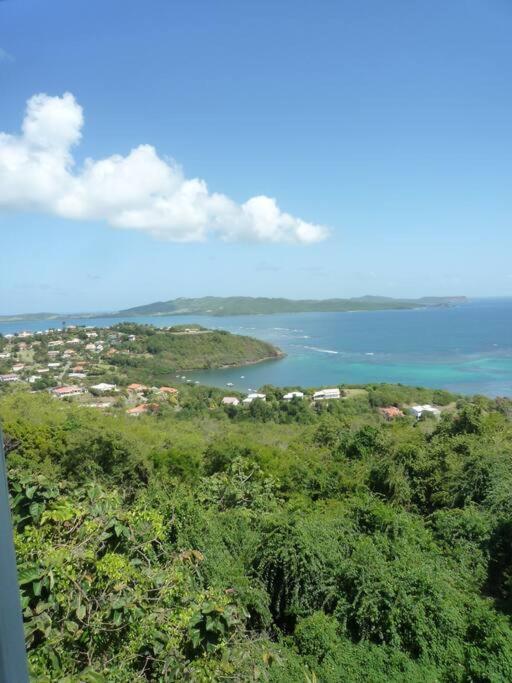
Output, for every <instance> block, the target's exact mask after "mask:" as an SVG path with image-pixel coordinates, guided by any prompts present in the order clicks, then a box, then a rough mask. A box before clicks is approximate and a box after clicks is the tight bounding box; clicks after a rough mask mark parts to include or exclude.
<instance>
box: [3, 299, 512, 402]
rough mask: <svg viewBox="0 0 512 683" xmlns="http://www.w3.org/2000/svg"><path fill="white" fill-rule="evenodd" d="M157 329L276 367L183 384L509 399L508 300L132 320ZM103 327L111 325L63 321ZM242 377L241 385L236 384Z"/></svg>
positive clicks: (9, 326) (38, 324) (17, 326)
mask: <svg viewBox="0 0 512 683" xmlns="http://www.w3.org/2000/svg"><path fill="white" fill-rule="evenodd" d="M132 320H133V321H134V322H139V323H152V324H155V325H159V326H167V325H175V324H178V323H190V322H196V323H199V324H201V325H204V326H205V327H217V328H221V329H225V330H229V331H230V332H234V333H237V334H246V335H250V336H253V337H258V338H260V339H264V340H266V341H269V342H271V343H273V344H275V345H276V346H279V347H280V348H281V349H282V350H283V351H285V353H286V354H287V356H286V358H283V359H282V360H276V361H269V362H264V363H259V364H257V365H252V366H247V367H244V368H238V369H228V370H209V371H201V372H194V373H189V374H188V375H187V377H188V378H191V379H193V380H196V379H197V380H200V381H201V382H203V383H205V384H211V385H216V386H225V385H226V383H227V382H233V384H234V385H235V388H236V389H239V390H241V391H245V390H248V389H250V388H253V389H256V388H257V387H259V386H261V385H263V384H266V383H270V384H275V385H279V386H293V385H300V386H304V387H307V386H318V385H326V384H338V383H346V384H358V383H370V382H402V383H404V384H411V385H415V386H432V387H438V388H443V389H449V390H452V391H457V392H462V393H466V394H473V393H479V394H486V395H489V396H512V299H481V300H475V301H471V302H469V303H467V304H461V305H458V306H453V307H449V308H425V309H415V310H407V311H371V312H354V313H294V314H286V315H251V316H232V317H223V318H219V317H208V316H169V317H161V316H158V317H151V316H148V317H143V318H141V317H138V318H133V319H132ZM66 321H67V323H68V324H73V323H74V324H77V325H95V326H102V327H103V326H108V325H112V324H115V323H117V322H119V321H120V320H119V318H93V319H88V320H83V319H78V320H73V319H69V318H68V319H66ZM49 326H53V327H58V326H59V324H58V323H56V322H53V321H52V322H51V323H50V322H48V321H31V322H21V323H0V333H3V334H6V333H9V332H19V331H21V330H42V329H46V328H48V327H49ZM242 375H243V378H242Z"/></svg>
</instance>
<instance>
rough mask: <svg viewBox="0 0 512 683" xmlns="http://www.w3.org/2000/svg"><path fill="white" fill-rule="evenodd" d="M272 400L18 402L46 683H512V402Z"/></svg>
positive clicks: (14, 481)
mask: <svg viewBox="0 0 512 683" xmlns="http://www.w3.org/2000/svg"><path fill="white" fill-rule="evenodd" d="M262 389H263V390H264V391H265V393H266V398H267V400H266V402H263V401H254V402H252V403H251V404H250V405H248V406H246V405H240V406H223V405H222V403H221V399H222V392H221V391H220V390H219V389H213V388H208V387H193V386H186V385H184V386H183V391H182V390H181V388H180V394H179V398H178V400H179V406H178V405H177V404H176V402H175V400H174V399H173V400H172V401H171V402H170V403H168V405H166V406H164V405H162V407H161V409H160V410H159V411H158V412H157V413H155V414H148V415H146V416H140V417H138V418H136V419H134V418H131V417H128V416H126V415H125V414H124V413H123V411H122V410H118V409H116V408H115V407H113V408H112V409H111V411H110V412H109V413H106V414H105V413H102V412H98V411H97V410H95V409H93V408H89V409H87V408H84V407H83V406H81V405H77V404H73V403H67V402H66V401H58V400H55V399H52V398H51V397H50V396H49V395H48V394H45V393H40V394H32V393H28V392H24V391H21V390H18V389H17V388H16V387H15V386H12V387H5V388H3V389H2V390H1V391H0V418H1V420H2V424H3V428H4V433H5V436H6V446H7V451H8V455H7V464H8V470H9V485H10V490H11V494H12V514H13V521H14V525H15V544H16V552H17V559H18V576H19V582H20V585H21V594H22V601H23V615H24V620H25V633H26V639H27V648H28V652H29V661H30V667H31V680H32V681H34V682H35V683H43V682H44V683H49V682H50V681H62V682H64V681H66V682H67V683H133V682H134V681H162V682H163V681H191V682H193V681H197V682H204V683H206V682H208V683H210V682H212V683H217V682H219V683H221V682H226V681H231V682H233V683H246V682H249V683H250V682H254V683H256V682H258V683H262V682H267V683H305V682H308V681H309V682H310V683H312V682H318V683H340V682H341V681H343V682H344V683H405V682H406V681H407V682H408V683H409V682H410V683H509V682H510V681H512V627H511V617H512V579H511V577H512V497H511V491H512V422H511V415H512V402H511V401H508V400H506V399H501V400H495V401H491V400H488V399H485V398H483V397H475V398H473V399H468V398H462V397H457V396H452V395H450V394H448V393H447V392H439V391H433V390H431V389H416V388H413V387H400V386H376V385H374V386H367V387H359V388H348V387H344V388H343V387H342V389H343V397H342V398H341V399H340V400H333V401H322V402H318V403H315V402H312V401H311V400H310V399H307V400H306V399H301V398H295V399H293V400H292V401H285V400H283V392H282V390H280V389H278V388H275V387H264V388H262ZM418 402H421V403H426V402H434V403H436V404H437V405H438V406H439V407H440V409H442V410H441V411H440V412H441V416H440V418H439V419H435V418H434V417H427V418H425V419H416V418H415V417H414V416H412V415H410V414H408V411H407V406H410V405H411V404H412V403H418ZM392 406H394V407H395V408H397V409H398V410H394V411H392V413H389V415H391V416H392V417H391V419H389V420H388V419H386V417H385V416H384V415H385V414H384V413H383V410H384V408H385V407H387V408H388V412H389V408H390V407H392ZM389 415H388V417H389ZM393 416H394V417H393ZM13 683H14V682H13Z"/></svg>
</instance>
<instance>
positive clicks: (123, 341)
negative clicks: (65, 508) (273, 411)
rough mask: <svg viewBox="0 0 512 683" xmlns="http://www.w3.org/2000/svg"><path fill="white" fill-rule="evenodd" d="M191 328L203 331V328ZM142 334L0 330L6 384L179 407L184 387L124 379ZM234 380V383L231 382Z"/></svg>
mask: <svg viewBox="0 0 512 683" xmlns="http://www.w3.org/2000/svg"><path fill="white" fill-rule="evenodd" d="M187 331H188V330H187ZM188 332H190V333H192V332H194V333H197V330H195V329H191V330H190V331H188ZM180 334H181V332H180ZM137 340H138V336H137V335H136V334H133V333H132V332H130V333H127V332H122V331H120V330H117V329H115V328H114V329H112V328H92V327H82V328H78V327H75V326H71V325H70V326H67V327H63V328H62V329H51V330H45V331H42V332H34V333H31V332H20V333H19V334H17V335H12V334H9V335H5V336H4V337H1V336H0V386H2V385H4V386H7V385H12V384H16V385H17V386H18V385H19V386H21V387H23V388H26V389H27V390H29V391H31V392H37V391H46V392H49V393H50V395H51V396H53V397H54V398H56V399H73V400H75V401H77V402H78V403H79V404H80V405H83V406H88V407H91V408H112V407H117V408H122V409H124V411H125V413H126V414H127V415H129V416H133V417H137V416H140V415H145V414H152V413H156V412H158V411H159V410H160V407H161V405H162V403H163V402H167V403H170V404H171V405H173V406H175V407H176V408H178V409H179V407H180V406H179V402H180V401H179V399H178V394H179V391H178V389H176V388H175V387H170V386H159V387H157V386H147V385H146V384H143V383H141V382H131V383H130V384H127V383H126V382H123V381H122V377H123V375H122V373H120V372H119V371H118V368H117V367H116V366H115V363H116V361H115V360H113V357H114V356H116V354H126V355H128V354H134V353H136V351H135V350H134V342H137ZM135 348H136V347H135ZM113 364H114V365H113ZM176 377H177V378H178V379H180V380H181V381H183V382H184V383H188V384H192V380H191V379H187V378H186V377H185V376H184V375H176ZM195 383H196V384H198V382H195ZM232 386H233V384H232V383H228V387H232ZM6 390H7V389H6ZM341 398H345V394H344V393H343V392H342V391H341V390H340V388H339V387H327V388H322V389H319V390H317V391H313V392H311V391H309V392H307V391H306V392H304V391H300V390H298V389H295V390H292V391H288V392H287V393H284V394H283V395H282V396H281V400H282V401H284V402H293V401H304V400H308V401H311V402H313V403H317V402H323V401H331V400H339V399H341ZM273 400H275V396H273ZM266 401H267V395H266V394H265V393H260V392H257V391H254V390H252V389H251V390H249V393H248V394H247V395H246V396H245V397H242V395H240V394H239V395H238V396H232V395H228V396H224V397H222V398H221V399H220V403H221V405H223V406H226V407H235V408H239V409H240V410H243V409H244V408H247V407H248V406H250V405H251V404H253V403H254V402H266ZM377 411H378V412H379V413H380V415H381V416H382V418H383V419H385V420H394V419H397V418H404V417H405V412H407V413H408V414H409V415H411V416H413V417H415V418H417V419H421V418H424V417H426V416H431V417H434V418H439V417H440V415H441V410H440V409H439V408H437V407H436V406H433V405H430V404H425V405H413V406H410V407H408V408H405V407H402V409H400V408H398V407H396V406H383V407H380V408H378V409H377Z"/></svg>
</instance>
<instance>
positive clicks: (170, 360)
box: [103, 323, 283, 381]
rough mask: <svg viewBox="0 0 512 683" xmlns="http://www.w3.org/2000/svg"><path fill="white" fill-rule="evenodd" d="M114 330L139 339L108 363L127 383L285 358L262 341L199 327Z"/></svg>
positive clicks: (126, 344)
mask: <svg viewBox="0 0 512 683" xmlns="http://www.w3.org/2000/svg"><path fill="white" fill-rule="evenodd" d="M111 329H112V330H113V331H114V332H116V331H117V332H122V333H124V334H125V335H126V334H128V335H130V334H133V335H135V336H136V338H135V339H134V340H133V341H127V342H123V343H122V344H121V345H120V346H119V347H118V348H119V353H117V355H114V356H111V357H110V358H109V359H108V364H109V365H111V366H114V368H116V370H117V371H118V372H120V373H121V374H123V373H124V375H125V376H126V377H127V378H128V380H130V379H134V380H141V379H142V380H144V381H157V380H158V379H159V378H160V377H161V376H163V375H168V374H169V373H171V372H174V371H177V370H194V369H203V368H218V367H227V366H243V365H247V364H250V363H257V362H259V361H262V360H267V359H271V358H280V357H282V355H283V353H282V352H281V351H280V350H279V349H277V348H276V347H275V346H272V345H271V344H268V343H267V342H264V341H261V340H259V339H254V338H253V337H246V336H242V335H238V334H231V333H229V332H225V331H224V330H208V329H206V328H203V327H200V326H198V325H193V326H179V325H177V326H175V327H172V328H170V329H160V328H157V327H153V326H152V325H136V324H132V323H121V324H119V325H115V326H114V327H112V328H111ZM103 362H105V359H103Z"/></svg>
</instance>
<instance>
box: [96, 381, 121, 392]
mask: <svg viewBox="0 0 512 683" xmlns="http://www.w3.org/2000/svg"><path fill="white" fill-rule="evenodd" d="M91 389H94V390H95V391H99V392H100V393H104V392H106V391H117V387H116V385H115V384H107V382H100V383H99V384H94V385H93V386H92V387H91Z"/></svg>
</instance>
